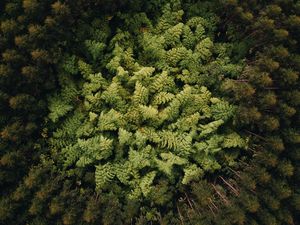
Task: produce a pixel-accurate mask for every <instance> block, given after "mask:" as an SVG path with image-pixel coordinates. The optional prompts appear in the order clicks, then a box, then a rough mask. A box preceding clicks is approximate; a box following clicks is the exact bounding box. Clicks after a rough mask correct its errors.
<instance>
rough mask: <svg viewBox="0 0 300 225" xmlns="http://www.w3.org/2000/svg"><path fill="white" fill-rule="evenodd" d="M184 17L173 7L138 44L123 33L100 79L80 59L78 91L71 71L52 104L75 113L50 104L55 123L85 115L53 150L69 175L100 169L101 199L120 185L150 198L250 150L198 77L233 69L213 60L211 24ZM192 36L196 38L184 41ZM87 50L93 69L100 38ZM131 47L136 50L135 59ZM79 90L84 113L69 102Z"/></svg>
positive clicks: (228, 110) (230, 112)
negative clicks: (214, 69) (160, 185)
mask: <svg viewBox="0 0 300 225" xmlns="http://www.w3.org/2000/svg"><path fill="white" fill-rule="evenodd" d="M169 14H170V15H174V16H175V15H176V16H177V19H178V22H176V23H174V21H172V20H170V18H168V16H167V15H169ZM181 14H182V12H181V11H178V12H176V11H174V12H172V11H171V9H170V8H168V6H167V7H166V9H165V12H164V14H163V15H162V17H161V18H160V19H159V21H158V24H157V25H155V24H153V25H150V24H148V25H149V28H147V30H146V31H145V32H143V33H140V34H138V35H137V37H136V39H137V40H138V42H135V38H133V37H132V36H131V34H129V33H128V32H126V31H121V30H119V31H118V34H116V36H115V37H113V38H112V39H111V43H109V44H108V46H114V47H113V53H112V54H109V55H108V56H104V57H105V58H109V61H107V64H106V65H101V64H99V63H98V64H97V68H98V69H97V73H95V72H94V71H95V70H94V69H93V65H92V64H88V63H87V62H84V61H83V60H80V61H79V62H78V70H79V71H80V73H81V75H82V80H81V81H80V82H79V84H78V85H75V84H74V81H75V79H72V77H71V75H72V74H74V73H75V72H73V71H77V69H75V68H74V69H71V70H70V69H68V70H69V74H70V76H66V78H65V79H66V80H70V81H69V82H61V84H62V92H61V94H60V96H61V98H59V97H53V98H52V99H51V100H52V101H53V102H55V103H56V101H59V100H60V101H64V99H65V101H67V102H68V103H69V104H71V107H72V108H71V107H70V108H69V105H68V104H66V103H67V102H64V103H62V102H61V103H60V104H58V106H61V107H65V108H64V110H63V109H62V108H59V107H58V106H56V105H55V104H54V103H53V104H50V109H51V111H52V112H51V113H50V114H49V118H50V119H51V120H52V121H53V122H56V121H57V119H58V118H65V121H70V120H69V119H68V118H74V117H75V118H76V117H77V116H76V115H77V114H80V115H82V116H83V117H81V116H80V117H81V118H82V120H81V125H80V126H78V125H79V123H78V122H76V121H74V123H76V124H77V125H75V124H74V125H71V124H70V123H69V124H70V125H69V126H66V127H65V128H64V127H60V128H58V129H57V130H56V131H55V132H54V133H53V138H52V140H51V145H52V146H62V147H63V148H62V149H60V150H59V149H57V150H58V151H60V154H61V155H62V157H61V160H62V163H63V164H64V165H65V169H68V168H69V167H70V166H72V167H74V166H77V167H82V168H86V167H88V166H95V167H96V171H95V183H96V190H97V191H106V190H109V187H110V186H111V185H115V184H117V185H120V184H122V185H123V186H124V187H125V189H124V195H125V196H124V197H125V198H127V199H128V200H137V199H143V198H144V199H150V200H151V198H152V197H153V194H151V193H152V191H153V190H154V189H155V184H156V183H157V182H158V181H159V180H166V181H169V182H173V183H174V182H176V183H178V184H184V185H188V184H189V183H190V182H192V181H197V180H199V179H201V177H202V176H203V175H204V174H205V173H206V172H213V171H215V170H219V169H221V168H222V165H224V166H226V165H228V164H229V162H227V161H223V162H221V161H218V157H217V154H218V153H219V152H222V151H224V153H223V154H225V155H226V154H227V153H226V151H227V150H226V149H236V148H238V149H245V148H246V147H247V142H246V140H244V139H243V138H242V137H241V136H240V135H238V133H236V132H234V131H233V130H232V129H230V128H229V129H223V128H224V127H226V125H228V126H230V123H231V121H232V120H231V118H232V117H233V116H234V114H235V108H236V107H235V106H234V105H232V104H230V103H229V102H227V101H226V100H224V99H221V98H216V97H213V93H212V92H210V91H209V89H208V88H206V87H205V86H203V81H202V80H201V74H200V71H201V70H200V71H199V69H200V68H201V67H210V66H211V65H212V64H214V63H215V61H214V60H217V61H219V62H222V63H223V65H224V66H226V64H227V56H226V53H225V52H226V51H225V52H224V53H223V54H220V55H219V57H217V58H214V57H213V48H214V43H213V42H212V40H211V39H210V38H209V37H207V35H206V34H205V27H206V26H207V23H208V22H207V21H205V19H203V18H200V17H195V18H191V19H189V20H188V21H186V22H185V21H183V20H182V19H180V15H181ZM152 27H153V28H152ZM185 30H189V32H188V34H185V35H184V37H185V38H184V39H181V37H183V33H184V31H185ZM121 37H124V38H125V37H126V38H127V39H128V40H130V42H128V41H125V42H124V41H123V38H121ZM187 39H189V41H187ZM187 42H188V44H187V45H186V47H184V46H183V45H184V43H187ZM150 43H151V46H150V45H149V44H150ZM85 45H86V46H87V47H88V49H89V52H90V53H91V55H92V56H93V57H92V62H93V64H94V63H95V61H97V57H98V56H99V55H98V54H102V53H101V52H105V49H106V45H103V44H100V43H98V42H95V41H92V40H88V41H85ZM133 45H136V47H135V50H134V51H133V52H132V50H130V49H131V46H133ZM224 48H225V46H224ZM137 51H138V52H137ZM150 51H151V55H149V52H150ZM129 53H130V55H128V54H129ZM135 54H139V55H140V57H137V58H136V57H135ZM148 55H149V56H150V58H148ZM74 59H75V58H74V57H73V58H72V60H74ZM222 60H223V61H222ZM64 65H70V64H64ZM72 65H73V66H76V63H72ZM143 65H147V66H143ZM231 66H234V65H233V64H231ZM236 66H237V67H238V65H236ZM67 68H68V67H67ZM106 69H108V71H109V73H108V74H107V73H105V71H106ZM102 74H105V76H104V75H102ZM72 85H73V86H74V89H73V88H71V87H72ZM79 85H80V86H81V87H82V89H81V91H80V92H79V96H80V97H79V98H80V99H82V102H83V105H82V104H79V105H78V103H77V102H75V101H73V104H72V101H71V100H72V97H69V98H64V96H65V95H66V94H68V93H69V92H71V91H72V90H77V89H76V86H79ZM64 93H66V94H64ZM75 93H78V91H76V92H75ZM75 93H74V96H76V94H75ZM70 96H73V95H70ZM55 100H56V101H55ZM67 112H70V113H69V114H67ZM71 112H72V113H71ZM72 114H74V115H72ZM69 115H72V117H70V116H69ZM78 118H79V117H78ZM70 122H71V121H70ZM58 127H59V126H58ZM68 127H72V128H73V129H74V131H73V133H76V135H75V136H74V135H72V134H70V135H69V136H65V135H61V134H64V133H65V134H68V131H67V130H66V129H69V128H68ZM64 130H65V131H64ZM61 138H63V140H62V139H61ZM67 140H68V141H67ZM66 141H67V142H66ZM63 143H65V144H63ZM231 160H232V159H231ZM231 163H232V162H231ZM153 200H154V199H153Z"/></svg>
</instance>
